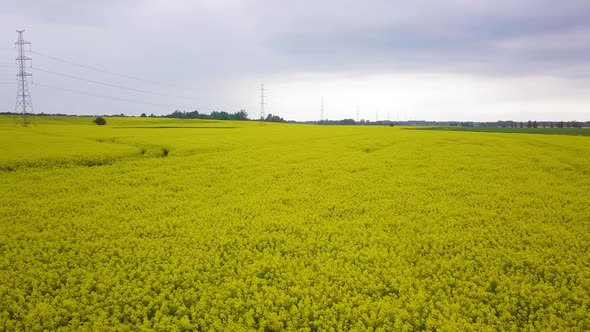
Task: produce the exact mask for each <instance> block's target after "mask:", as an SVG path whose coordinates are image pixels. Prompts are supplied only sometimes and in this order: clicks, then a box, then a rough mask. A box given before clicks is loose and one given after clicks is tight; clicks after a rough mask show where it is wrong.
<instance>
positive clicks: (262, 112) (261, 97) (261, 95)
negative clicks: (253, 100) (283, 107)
mask: <svg viewBox="0 0 590 332" xmlns="http://www.w3.org/2000/svg"><path fill="white" fill-rule="evenodd" d="M264 91H265V89H264V84H260V120H264V118H265V116H266V114H265V113H264V105H265V104H266V103H265V102H264V97H265V96H264Z"/></svg>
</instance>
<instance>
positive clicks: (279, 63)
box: [0, 0, 590, 121]
mask: <svg viewBox="0 0 590 332" xmlns="http://www.w3.org/2000/svg"><path fill="white" fill-rule="evenodd" d="M589 17H590V2H588V1H587V0H568V1H563V2H556V1H549V0H519V1H514V0H493V1H491V0H490V1H488V0H480V1H472V0H438V1H437V0H428V1H427V0H413V1H396V0H365V1H359V0H357V1H347V0H324V1H317V0H315V1H312V0H299V1H280V0H277V1H263V0H252V1H238V0H201V1H198V0H192V1H189V0H185V1H181V0H141V1H139V0H138V1H132V0H120V1H117V0H103V1H93V2H90V1H73V0H54V1H27V0H21V1H2V3H0V28H1V29H0V111H13V110H14V105H15V95H16V85H15V83H14V82H15V66H14V57H15V51H14V42H15V40H16V37H17V34H16V32H15V30H16V29H26V32H25V38H26V40H28V41H30V42H31V43H32V45H31V46H32V51H33V52H31V53H30V56H31V57H32V58H33V61H32V65H33V68H32V69H30V70H31V72H32V73H33V82H34V84H33V85H32V86H31V94H32V99H33V104H34V111H35V112H37V113H40V112H44V113H55V112H59V113H67V114H117V113H125V114H127V115H139V114H141V113H142V112H145V113H147V114H150V113H154V114H166V113H170V112H172V111H173V110H174V109H185V110H194V109H197V110H199V111H203V112H209V111H211V110H226V111H231V112H234V111H237V110H239V109H246V111H247V112H248V113H249V114H250V116H251V117H258V115H259V114H260V107H259V101H260V99H259V95H260V91H259V88H260V84H261V83H264V84H265V87H266V89H267V91H266V94H267V102H268V104H267V105H266V110H267V112H270V113H273V114H277V115H280V116H282V117H284V118H286V119H290V120H317V119H319V117H320V104H321V99H322V97H323V98H324V100H325V110H326V116H327V118H329V119H342V118H354V119H356V118H357V110H358V117H359V118H361V119H363V118H364V119H368V120H371V121H373V120H375V119H379V120H385V119H388V118H389V119H391V120H408V119H425V120H463V121H466V120H474V121H488V120H508V119H512V120H528V119H533V120H590V19H588V18H589ZM97 69H98V70H97ZM115 74H118V75H115ZM136 78H137V79H136ZM138 79H141V80H138Z"/></svg>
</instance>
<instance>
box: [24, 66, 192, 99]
mask: <svg viewBox="0 0 590 332" xmlns="http://www.w3.org/2000/svg"><path fill="white" fill-rule="evenodd" d="M33 69H34V70H39V71H42V72H45V73H48V74H52V75H58V76H63V77H67V78H72V79H75V80H80V81H84V82H89V83H93V84H99V85H104V86H109V87H112V88H117V89H123V90H129V91H135V92H141V93H148V94H153V95H159V96H164V97H174V98H183V99H193V100H194V98H191V97H184V96H174V95H168V94H164V93H159V92H154V91H149V90H141V89H135V88H130V87H127V86H123V85H117V84H112V83H106V82H101V81H95V80H91V79H87V78H83V77H79V76H74V75H69V74H64V73H58V72H54V71H51V70H45V69H43V68H39V67H34V68H33Z"/></svg>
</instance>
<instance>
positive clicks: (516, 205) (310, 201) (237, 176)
mask: <svg viewBox="0 0 590 332" xmlns="http://www.w3.org/2000/svg"><path fill="white" fill-rule="evenodd" d="M91 121H92V119H91V118H73V117H72V118H67V117H38V118H36V119H34V124H33V125H32V126H29V127H27V128H23V127H20V126H16V125H15V124H14V123H13V121H12V120H11V119H10V118H7V117H0V152H1V153H0V329H2V330H39V331H41V330H44V329H47V330H56V329H64V330H76V331H85V330H86V331H100V330H111V329H112V330H121V331H123V330H130V331H131V330H142V329H143V330H152V329H155V330H161V331H169V330H211V331H223V330H226V331H242V330H261V331H280V330H302V331H339V330H351V331H352V330H355V331H365V330H373V331H392V330H400V331H418V330H435V329H436V330H443V331H464V330H474V331H480V330H489V331H496V330H554V331H558V330H560V331H563V330H579V331H583V330H590V251H589V249H590V194H589V193H590V137H587V136H557V135H537V134H506V133H483V132H481V133H480V132H458V131H457V132H452V131H426V130H404V129H403V128H396V127H393V128H392V127H376V126H375V127H363V126H349V127H345V126H312V125H295V124H264V123H259V122H215V121H204V120H173V119H150V118H107V121H108V123H107V125H106V126H96V125H94V124H92V122H91Z"/></svg>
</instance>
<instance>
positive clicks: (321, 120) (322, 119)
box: [320, 97, 324, 123]
mask: <svg viewBox="0 0 590 332" xmlns="http://www.w3.org/2000/svg"><path fill="white" fill-rule="evenodd" d="M322 122H324V97H322V106H321V107H320V123H322Z"/></svg>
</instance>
